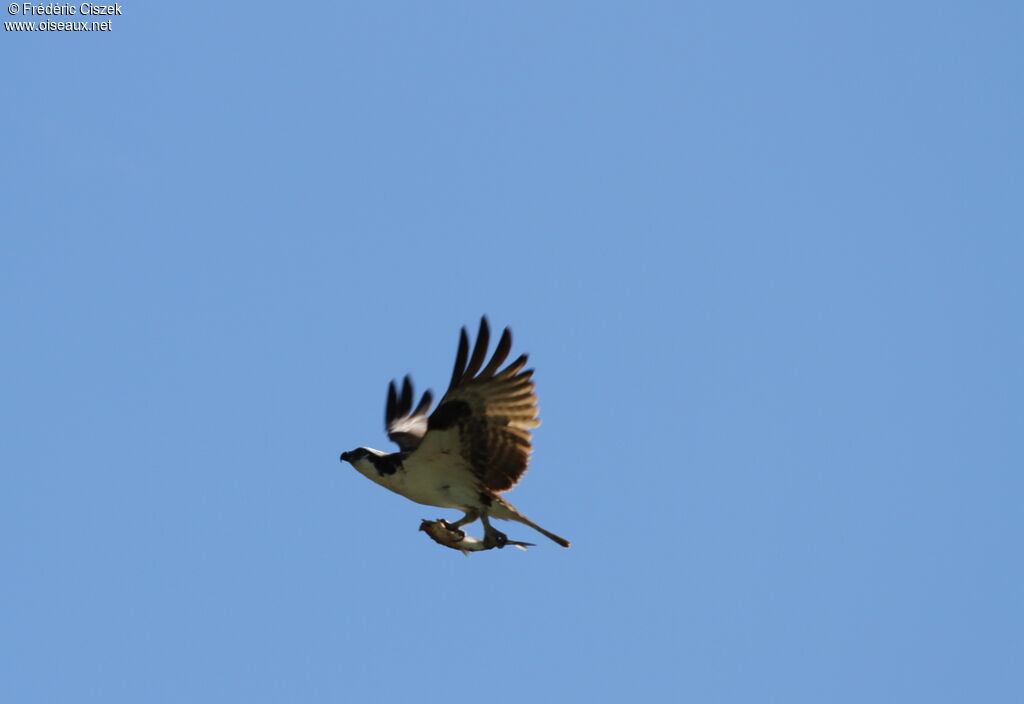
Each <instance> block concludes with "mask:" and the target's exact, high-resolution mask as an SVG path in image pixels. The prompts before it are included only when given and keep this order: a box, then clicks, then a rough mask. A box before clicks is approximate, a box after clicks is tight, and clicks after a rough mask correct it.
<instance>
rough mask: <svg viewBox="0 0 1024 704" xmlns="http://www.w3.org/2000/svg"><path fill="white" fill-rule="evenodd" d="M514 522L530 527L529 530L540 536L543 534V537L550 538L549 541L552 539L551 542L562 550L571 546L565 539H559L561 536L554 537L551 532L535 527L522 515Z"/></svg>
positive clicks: (535, 525) (534, 524)
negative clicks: (531, 529)
mask: <svg viewBox="0 0 1024 704" xmlns="http://www.w3.org/2000/svg"><path fill="white" fill-rule="evenodd" d="M515 520H517V521H519V522H520V523H525V524H526V525H528V526H530V527H531V528H533V529H534V530H535V531H537V532H538V533H541V534H543V535H546V536H547V537H549V538H551V539H552V540H554V541H555V542H556V543H558V544H559V545H561V546H562V547H563V548H567V547H569V545H571V543H570V542H569V541H568V540H566V539H565V538H563V537H561V536H559V535H555V534H554V533H552V532H551V531H549V530H544V529H543V528H541V527H540V526H539V525H537V524H536V523H534V522H533V521H531V520H530V519H529V518H527V517H526V516H522V515H520V516H519V517H518V518H516V519H515Z"/></svg>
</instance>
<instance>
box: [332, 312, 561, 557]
mask: <svg viewBox="0 0 1024 704" xmlns="http://www.w3.org/2000/svg"><path fill="white" fill-rule="evenodd" d="M489 341H490V329H489V328H488V326H487V318H486V317H484V318H481V319H480V332H479V333H477V338H476V346H475V347H474V348H473V354H472V357H471V356H470V354H469V337H468V335H467V334H466V328H462V335H461V336H460V338H459V352H458V354H457V355H456V357H455V369H454V371H452V381H451V383H450V384H449V385H448V391H446V392H445V394H444V398H442V399H441V402H440V403H439V404H438V405H437V408H435V409H434V412H433V413H429V414H428V411H429V410H430V403H431V401H432V399H433V396H432V395H431V393H430V391H427V392H426V393H425V394H423V397H422V398H421V399H420V402H419V403H418V404H417V405H416V407H415V408H413V405H412V402H413V390H412V382H411V381H410V380H409V377H408V376H406V377H405V381H404V382H403V384H402V391H401V393H398V391H397V390H396V388H395V382H394V381H392V382H391V384H390V385H389V386H388V402H387V409H386V411H385V414H384V420H385V426H386V428H387V433H388V437H389V438H391V440H393V441H394V442H396V443H397V444H398V447H399V448H400V450H399V451H398V452H392V453H390V454H389V453H385V452H381V451H380V450H374V449H372V448H369V447H357V448H356V449H355V450H352V451H351V452H343V453H341V461H342V462H348V463H349V464H351V465H352V466H353V467H355V468H356V469H357V470H358V471H359V473H360V474H362V475H364V476H366V477H367V478H369V479H371V480H373V481H375V482H377V483H378V484H380V485H381V486H383V487H384V488H386V489H390V490H391V491H393V492H395V493H396V494H401V495H402V496H404V497H405V498H407V499H410V500H412V501H415V502H416V503H419V504H425V505H427V506H439V507H441V508H457V509H460V510H461V511H464V512H465V515H464V516H463V517H462V518H460V519H459V520H458V521H456V522H455V523H452V524H448V525H450V527H452V528H454V529H459V528H461V527H462V526H464V525H467V524H469V523H472V522H473V521H475V520H476V519H478V518H479V519H480V520H481V521H482V522H483V524H484V544H485V545H486V546H487V547H503V546H504V545H505V544H506V542H507V538H506V536H505V534H504V533H501V532H500V531H498V530H496V529H495V528H494V527H492V526H491V522H490V519H491V518H500V519H503V520H506V521H518V522H520V523H525V524H526V525H528V526H530V527H531V528H533V529H534V530H537V531H539V532H541V533H543V534H544V535H546V536H547V537H549V538H551V539H552V540H554V541H555V542H556V543H558V544H559V545H561V546H562V547H566V548H567V547H569V541H568V540H566V539H565V538H560V537H559V536H557V535H555V534H554V533H551V532H549V531H546V530H544V529H543V528H541V527H540V526H538V525H537V524H536V523H534V522H533V521H531V520H530V519H529V518H527V517H526V516H524V515H523V514H521V513H519V511H517V510H516V508H515V507H514V506H513V505H512V504H510V503H509V502H508V501H506V500H505V499H503V498H502V497H501V496H500V494H501V493H502V492H504V491H508V490H509V489H511V488H512V487H513V486H515V484H516V482H517V481H519V478H520V477H522V476H523V473H524V472H526V465H527V462H529V459H530V450H531V445H530V429H531V428H536V427H537V426H538V425H540V420H538V418H537V395H536V394H535V393H534V392H533V382H532V381H531V380H530V377H531V376H533V370H532V369H527V370H525V371H524V370H523V367H524V366H526V355H525V354H524V355H521V356H520V357H518V358H517V359H516V360H515V361H514V362H512V363H511V364H509V365H508V366H507V367H505V368H504V369H501V370H499V369H498V367H500V366H501V364H502V362H504V361H505V358H506V357H508V353H509V351H510V350H511V349H512V333H511V332H510V331H509V329H508V328H505V331H504V332H503V333H502V334H501V339H500V340H499V341H498V346H497V348H496V349H495V350H494V355H493V356H492V357H491V361H490V362H488V363H487V366H486V367H484V360H485V358H486V356H487V346H488V343H489ZM481 367H483V368H482V369H481Z"/></svg>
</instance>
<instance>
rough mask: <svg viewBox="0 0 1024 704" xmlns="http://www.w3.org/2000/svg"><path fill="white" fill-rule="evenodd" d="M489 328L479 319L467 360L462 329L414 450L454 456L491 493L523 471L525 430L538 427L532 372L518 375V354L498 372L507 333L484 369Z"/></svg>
mask: <svg viewBox="0 0 1024 704" xmlns="http://www.w3.org/2000/svg"><path fill="white" fill-rule="evenodd" d="M489 342H490V328H489V327H488V325H487V318H486V317H483V318H481V319H480V332H479V333H478V334H477V338H476V345H475V346H474V348H473V355H472V357H470V354H469V336H468V335H467V334H466V329H465V328H463V329H462V334H461V336H460V338H459V351H458V354H457V355H456V358H455V368H454V370H453V371H452V381H451V384H450V385H449V386H448V391H447V392H445V395H444V398H442V399H441V402H440V403H439V404H438V406H437V408H436V409H435V410H434V412H433V413H431V414H430V418H429V420H428V422H427V433H426V435H425V436H424V437H423V441H422V444H421V445H420V449H421V450H422V451H424V452H430V453H433V452H439V453H443V452H458V453H459V454H460V455H461V457H462V459H463V461H464V462H465V463H466V464H467V465H469V468H470V469H471V470H472V472H473V474H474V475H476V477H477V479H479V480H480V482H481V484H482V486H484V487H486V488H488V489H490V490H491V491H494V492H501V491H506V490H508V489H511V488H512V487H513V486H514V485H515V483H516V482H517V481H519V478H520V477H521V476H522V475H523V473H524V472H526V465H527V463H528V462H529V459H530V451H531V449H532V446H531V444H530V430H531V429H532V428H536V427H537V426H538V425H540V420H539V419H538V418H537V395H536V394H535V393H534V390H533V381H532V380H531V377H532V376H533V370H532V369H527V370H525V371H524V370H523V367H524V366H526V359H527V356H526V355H525V354H524V355H522V356H520V357H518V358H517V359H516V360H515V361H514V362H512V363H511V364H509V365H508V366H507V367H505V368H504V369H502V370H500V371H499V370H498V367H500V366H501V364H502V363H503V362H504V361H505V358H506V357H508V353H509V351H510V350H511V349H512V333H511V331H510V330H509V329H508V328H505V331H504V332H503V333H502V335H501V339H500V340H498V346H497V347H496V348H495V350H494V355H493V356H492V357H491V361H490V362H488V363H487V366H486V367H484V368H483V369H481V367H483V364H484V359H485V358H486V356H487V346H488V343H489Z"/></svg>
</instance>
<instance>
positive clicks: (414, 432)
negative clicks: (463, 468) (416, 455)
mask: <svg viewBox="0 0 1024 704" xmlns="http://www.w3.org/2000/svg"><path fill="white" fill-rule="evenodd" d="M413 398H414V396H413V392H412V380H411V379H410V378H409V376H408V375H406V377H405V380H404V381H403V382H402V393H401V395H399V394H398V392H397V391H396V390H395V382H394V381H392V382H391V383H390V384H388V404H387V406H386V407H385V409H384V427H385V428H387V431H388V437H389V438H391V440H392V441H394V442H396V443H398V447H399V448H401V450H402V452H411V451H413V450H415V449H416V448H417V447H419V444H420V441H421V440H423V436H424V435H425V434H426V432H427V410H428V409H429V408H430V402H431V401H432V400H433V396H432V395H431V393H430V391H427V392H426V393H425V394H423V398H422V399H420V402H419V405H417V406H416V408H415V409H413V407H412V400H413Z"/></svg>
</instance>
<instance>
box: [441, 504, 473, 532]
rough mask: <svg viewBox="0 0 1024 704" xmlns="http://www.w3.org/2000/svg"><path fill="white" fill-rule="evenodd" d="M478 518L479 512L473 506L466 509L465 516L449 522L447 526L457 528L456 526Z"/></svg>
mask: <svg viewBox="0 0 1024 704" xmlns="http://www.w3.org/2000/svg"><path fill="white" fill-rule="evenodd" d="M478 518H480V512H479V511H477V510H476V509H475V508H471V509H469V510H468V511H466V515H465V516H463V517H462V518H460V519H459V520H457V521H455V523H449V524H448V527H449V528H455V529H458V528H461V527H462V526H464V525H467V524H469V523H472V522H473V521H475V520H476V519H478Z"/></svg>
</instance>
